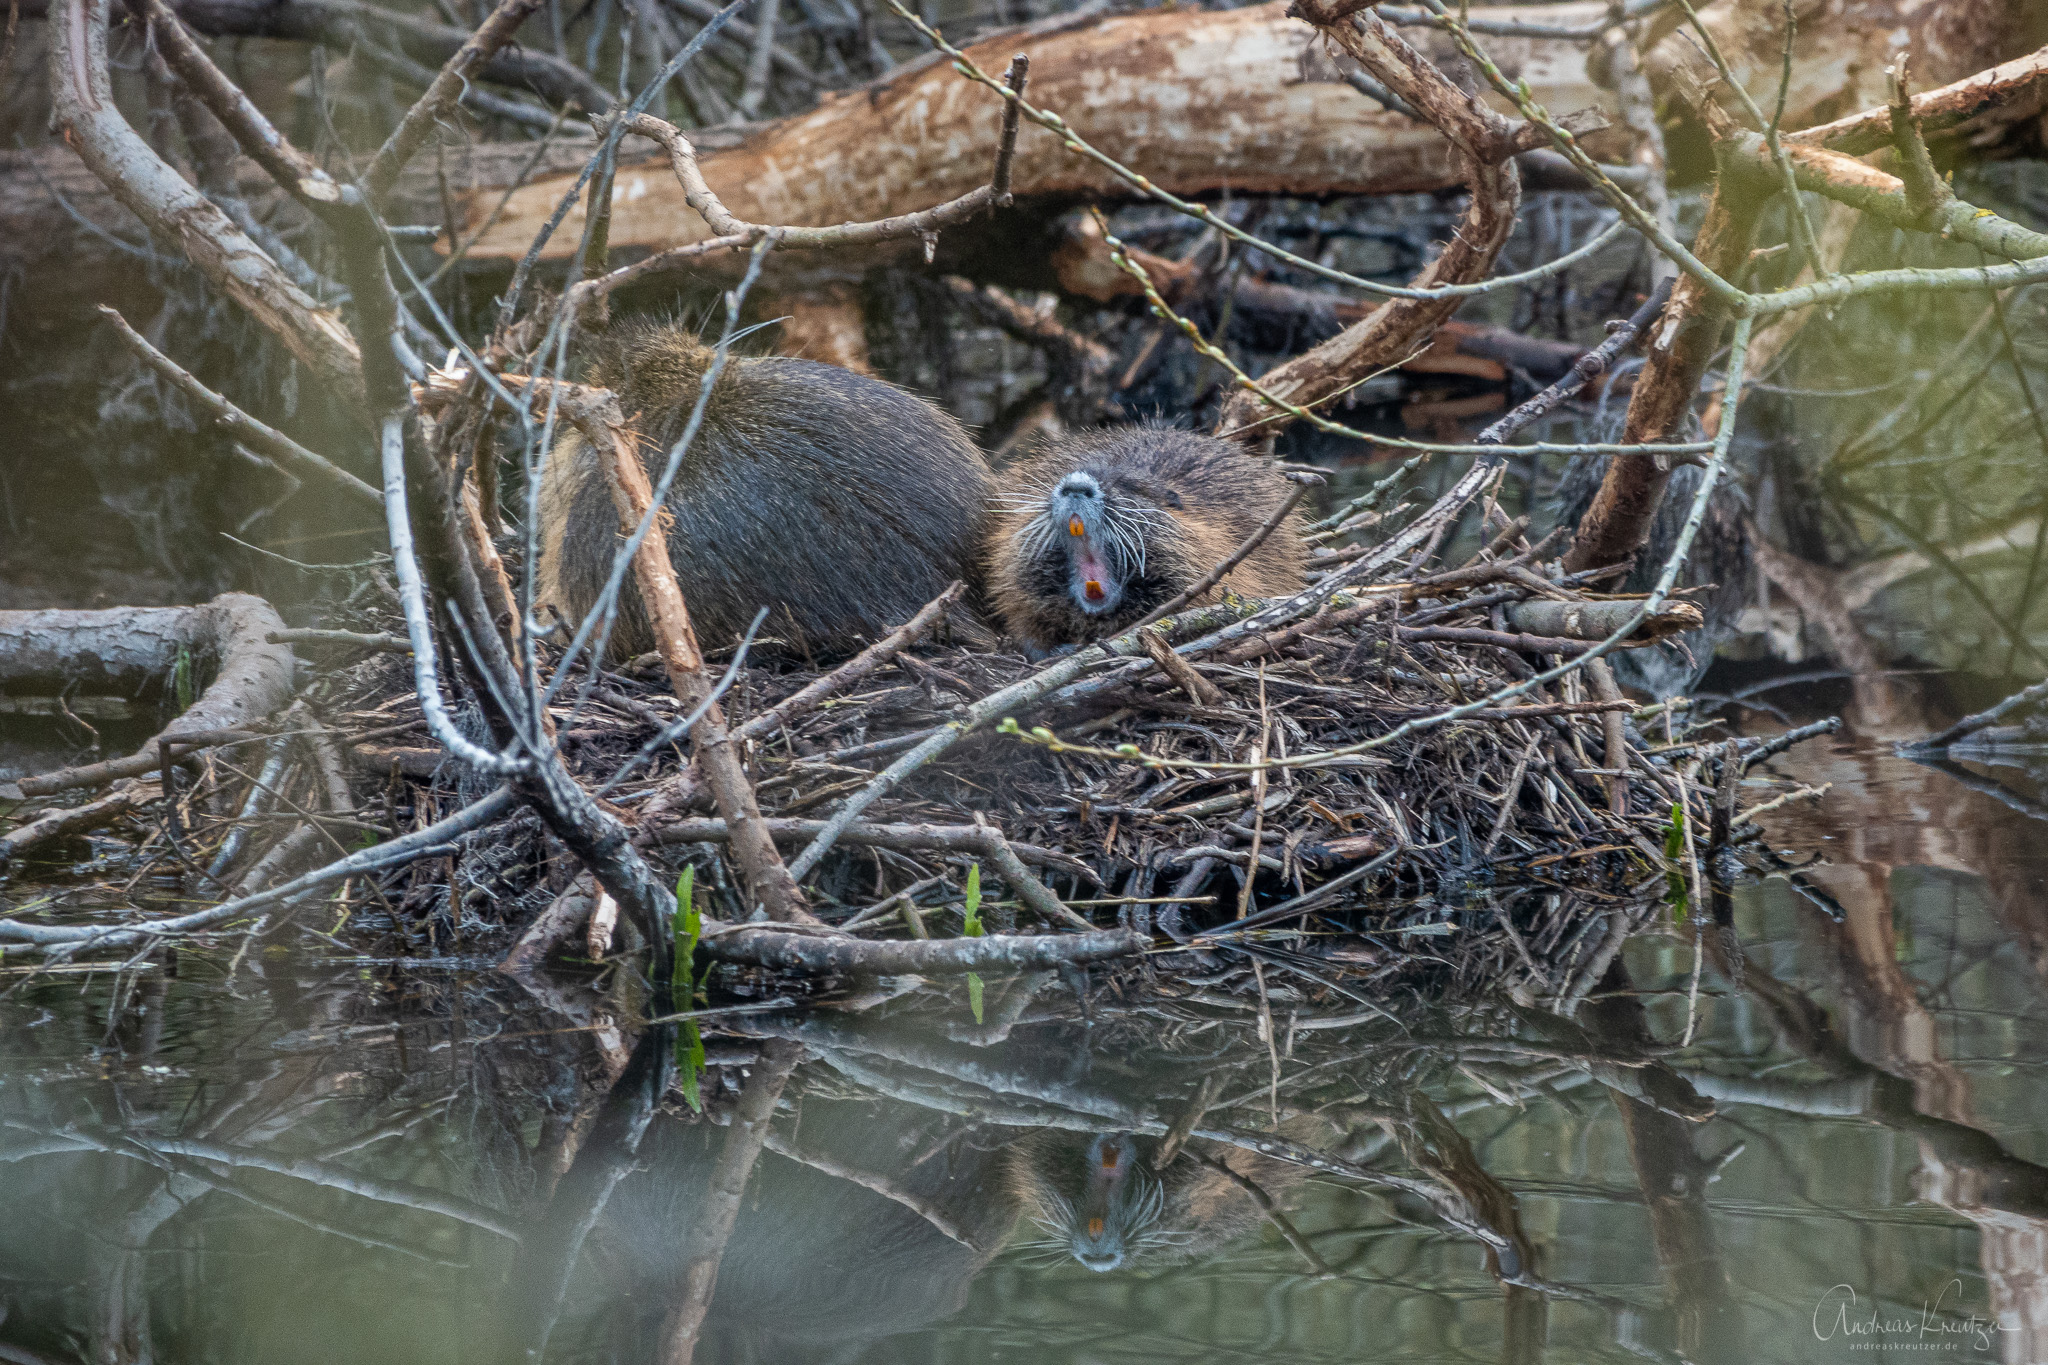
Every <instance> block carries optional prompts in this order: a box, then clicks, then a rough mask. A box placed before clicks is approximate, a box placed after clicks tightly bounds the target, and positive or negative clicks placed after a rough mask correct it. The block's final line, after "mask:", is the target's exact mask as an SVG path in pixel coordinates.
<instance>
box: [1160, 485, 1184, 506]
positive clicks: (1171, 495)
mask: <svg viewBox="0 0 2048 1365" xmlns="http://www.w3.org/2000/svg"><path fill="white" fill-rule="evenodd" d="M1159 500H1160V501H1161V502H1163V503H1165V504H1166V505H1167V506H1168V507H1179V506H1180V505H1181V501H1180V494H1178V493H1176V492H1174V491H1173V490H1172V489H1171V488H1162V489H1160V490H1159Z"/></svg>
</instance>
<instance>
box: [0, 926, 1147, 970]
mask: <svg viewBox="0 0 2048 1365" xmlns="http://www.w3.org/2000/svg"><path fill="white" fill-rule="evenodd" d="M4 924H5V921H0V926H4ZM1150 942H1151V941H1150V940H1149V939H1147V938H1146V937H1145V936H1144V935H1143V934H1138V933H1133V932H1132V931H1131V930H1129V929H1093V930H1090V931H1089V932H1088V933H1085V934H992V935H988V936H985V937H982V938H946V939H937V938H927V939H913V940H909V941H899V940H894V939H884V940H881V941H879V942H869V941H867V940H865V939H858V938H849V937H845V936H839V935H835V936H832V937H813V936H811V935H809V934H792V933H789V932H786V931H784V930H779V929H758V928H754V927H752V926H742V925H734V926H729V927H726V928H725V929H723V930H722V931H721V932H717V933H714V932H712V931H711V930H710V928H709V927H708V926H707V928H706V930H705V934H704V939H703V947H704V951H705V952H707V953H709V954H710V955H711V956H712V957H714V958H717V959H718V960H719V961H721V962H745V963H750V964H752V965H754V966H756V967H774V968H780V969H782V970H786V971H800V972H809V973H813V974H817V973H824V972H832V973H858V974H862V975H869V976H904V975H919V976H939V975H953V974H958V973H961V972H989V973H995V972H1013V971H1014V972H1038V971H1045V970H1046V969H1048V968H1052V967H1060V966H1069V965H1071V966H1083V965H1086V964H1087V963H1090V962H1107V961H1111V960H1114V959H1116V958H1120V957H1134V956H1136V955H1137V954H1139V953H1142V952H1144V951H1145V949H1146V948H1147V947H1148V946H1149V945H1150Z"/></svg>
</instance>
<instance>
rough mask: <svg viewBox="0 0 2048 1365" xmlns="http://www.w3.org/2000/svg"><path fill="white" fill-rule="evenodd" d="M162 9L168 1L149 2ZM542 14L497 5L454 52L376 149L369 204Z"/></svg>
mask: <svg viewBox="0 0 2048 1365" xmlns="http://www.w3.org/2000/svg"><path fill="white" fill-rule="evenodd" d="M150 3H153V4H158V5H161V4H163V3H164V0H150ZM538 8H540V0H498V7H497V8H496V9H494V10H492V11H491V14H490V17H489V18H488V19H485V20H484V21H483V23H481V24H479V25H478V26H477V30H476V32H475V33H472V34H471V35H470V36H469V38H468V40H467V41H465V42H464V43H463V44H462V46H461V47H459V48H457V49H456V50H455V55H453V56H452V57H450V58H449V59H448V60H447V62H446V63H444V64H443V65H442V67H441V70H440V71H439V72H438V73H436V75H435V76H434V81H433V84H431V85H429V86H428V87H427V89H426V93H425V94H423V95H421V96H420V97H419V99H418V100H416V101H414V102H413V106H412V108H410V109H408V110H406V111H405V117H404V118H403V119H401V120H399V123H398V126H397V127H396V128H394V129H392V130H391V136H390V137H388V138H386V139H385V140H384V145H383V146H382V147H379V148H378V149H377V156H376V159H375V160H373V161H371V162H370V168H369V169H368V170H366V171H364V172H363V176H362V182H363V189H364V191H365V192H366V193H367V194H368V195H369V196H370V202H372V203H381V202H383V200H384V198H385V196H387V195H388V194H390V193H391V187H392V185H393V184H395V183H396V182H397V180H398V173H399V172H400V171H402V170H404V169H405V163H406V162H408V161H410V160H412V158H413V154H414V153H415V152H417V151H418V150H419V149H420V144H421V143H423V142H425V141H426V140H427V134H428V133H429V132H431V131H432V130H433V127H434V124H435V123H437V122H438V121H440V120H441V119H442V118H444V117H446V116H447V114H448V111H449V110H451V109H453V108H454V107H455V101H456V100H457V99H459V98H460V97H461V95H462V92H463V91H464V90H465V89H466V88H468V85H469V81H470V77H471V76H472V75H473V74H475V73H476V72H477V71H478V70H479V69H480V68H482V66H483V65H484V64H485V63H486V62H488V61H489V60H490V59H491V58H492V57H493V56H495V55H496V54H497V52H498V49H500V48H502V47H504V46H505V44H507V43H509V42H511V41H512V35H513V34H515V33H517V32H518V31H519V26H520V25H521V24H523V23H525V22H526V17H527V16H528V15H529V14H532V13H533V12H534V11H535V10H536V9H538Z"/></svg>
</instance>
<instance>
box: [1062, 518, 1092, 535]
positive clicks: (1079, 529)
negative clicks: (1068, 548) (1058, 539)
mask: <svg viewBox="0 0 2048 1365" xmlns="http://www.w3.org/2000/svg"><path fill="white" fill-rule="evenodd" d="M1087 529H1088V528H1087V527H1085V526H1083V525H1082V524H1081V519H1080V518H1079V517H1073V518H1071V519H1069V520H1068V522H1067V534H1068V535H1070V536H1078V535H1083V534H1085V533H1086V532H1087Z"/></svg>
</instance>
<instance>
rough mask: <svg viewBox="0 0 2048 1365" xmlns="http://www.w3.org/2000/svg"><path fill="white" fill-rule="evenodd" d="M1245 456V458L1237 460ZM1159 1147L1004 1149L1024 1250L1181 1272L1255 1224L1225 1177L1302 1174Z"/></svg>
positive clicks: (1288, 1182)
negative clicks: (1029, 1236) (1160, 1165)
mask: <svg viewBox="0 0 2048 1365" xmlns="http://www.w3.org/2000/svg"><path fill="white" fill-rule="evenodd" d="M1240 458H1242V457H1240ZM1158 1151H1159V1142H1158V1140H1157V1139H1154V1138H1138V1137H1133V1136H1132V1135H1131V1134H1129V1133H1096V1134H1092V1135H1090V1134H1085V1133H1073V1132H1065V1131H1061V1130H1058V1129H1045V1130H1043V1131H1041V1132H1037V1133H1034V1134H1032V1135H1030V1136H1029V1137H1026V1138H1024V1139H1022V1140H1021V1141H1019V1142H1017V1143H1016V1144H1015V1145H1013V1146H1012V1147H1011V1148H1010V1149H1009V1163H1008V1175H1009V1183H1010V1192H1011V1194H1012V1196H1013V1197H1014V1198H1016V1199H1017V1201H1018V1203H1019V1204H1020V1205H1021V1206H1022V1209H1023V1212H1024V1214H1025V1216H1026V1217H1027V1218H1029V1219H1030V1220H1031V1222H1032V1223H1033V1224H1035V1225H1036V1226H1037V1228H1038V1230H1039V1232H1040V1233H1042V1234H1043V1235H1042V1236H1041V1237H1039V1238H1036V1239H1034V1240H1032V1241H1029V1242H1027V1243H1025V1244H1024V1246H1025V1249H1027V1250H1030V1251H1038V1252H1043V1253H1045V1255H1046V1256H1047V1257H1048V1258H1050V1259H1058V1260H1064V1259H1065V1258H1067V1257H1069V1256H1071V1257H1073V1258H1074V1259H1075V1260H1076V1261H1079V1262H1080V1263H1081V1264H1082V1265H1084V1266H1086V1267H1088V1269H1090V1270H1094V1271H1109V1270H1116V1269H1118V1268H1120V1267H1122V1266H1126V1265H1134V1264H1143V1265H1155V1266H1156V1265H1169V1264H1179V1263H1184V1262H1187V1261H1192V1260H1195V1259H1198V1258H1199V1257H1202V1256H1206V1255H1208V1254H1209V1253H1211V1252H1213V1251H1216V1250H1217V1249H1219V1248H1221V1247H1223V1246H1226V1245H1228V1244H1229V1243H1231V1242H1234V1241H1236V1240H1237V1239H1238V1238H1240V1237H1242V1236H1244V1235H1245V1234H1246V1233H1248V1232H1250V1231H1252V1229H1254V1228H1256V1227H1257V1226H1258V1225H1259V1220H1260V1218H1261V1216H1262V1215H1261V1214H1260V1212H1259V1206H1258V1205H1257V1204H1255V1203H1253V1202H1252V1198H1251V1196H1250V1195H1249V1194H1247V1193H1246V1192H1245V1190H1244V1188H1243V1186H1241V1185H1239V1184H1238V1183H1237V1181H1235V1180H1233V1179H1232V1178H1231V1177H1230V1175H1229V1173H1227V1172H1225V1171H1223V1170H1220V1169H1218V1166H1219V1164H1221V1165H1227V1166H1229V1167H1230V1169H1231V1170H1232V1171H1235V1172H1237V1174H1238V1175H1240V1176H1244V1177H1246V1178H1248V1179H1251V1180H1253V1181H1255V1182H1256V1183H1257V1184H1258V1185H1259V1186H1260V1187H1261V1188H1262V1189H1264V1190H1266V1191H1267V1192H1268V1193H1279V1192H1280V1191H1283V1190H1286V1189H1291V1188H1292V1187H1293V1186H1295V1185H1298V1184H1299V1183H1300V1182H1301V1178H1302V1175H1303V1172H1302V1170H1301V1169H1300V1168H1299V1167H1295V1166H1289V1165H1287V1164H1286V1163H1284V1162H1280V1161H1276V1160H1273V1159H1272V1158H1269V1157H1262V1156H1260V1155H1258V1154H1257V1153H1254V1152H1247V1151H1242V1150H1239V1149H1236V1148H1219V1149H1217V1152H1216V1154H1215V1155H1212V1156H1209V1157H1207V1159H1204V1157H1203V1155H1201V1154H1198V1153H1196V1152H1194V1151H1191V1150H1189V1149H1188V1148H1183V1149H1181V1151H1180V1152H1179V1153H1178V1154H1177V1155H1176V1156H1175V1157H1174V1158H1173V1160H1172V1161H1170V1162H1168V1163H1167V1165H1166V1168H1165V1169H1164V1170H1158V1169H1155V1165H1154V1163H1155V1160H1156V1158H1157V1155H1158Z"/></svg>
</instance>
